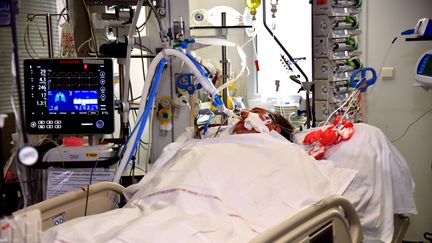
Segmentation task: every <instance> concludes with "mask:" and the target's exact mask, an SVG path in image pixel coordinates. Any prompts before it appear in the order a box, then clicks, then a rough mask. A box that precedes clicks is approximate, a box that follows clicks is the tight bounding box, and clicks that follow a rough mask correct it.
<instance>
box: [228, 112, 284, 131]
mask: <svg viewBox="0 0 432 243" xmlns="http://www.w3.org/2000/svg"><path fill="white" fill-rule="evenodd" d="M249 112H252V113H255V114H258V115H259V117H260V118H261V120H263V121H264V122H265V123H266V126H267V128H268V129H269V130H270V131H276V132H278V133H280V132H281V128H280V127H279V125H278V124H277V123H276V122H275V121H274V120H273V119H272V117H271V115H270V113H269V112H268V111H267V110H266V109H263V108H258V107H256V108H252V109H251V110H249V111H248V110H244V111H241V113H240V116H241V120H240V121H239V122H237V124H236V125H235V126H234V133H237V134H243V133H258V132H257V131H255V129H251V130H248V129H247V128H245V126H244V120H245V119H246V118H247V117H248V115H249Z"/></svg>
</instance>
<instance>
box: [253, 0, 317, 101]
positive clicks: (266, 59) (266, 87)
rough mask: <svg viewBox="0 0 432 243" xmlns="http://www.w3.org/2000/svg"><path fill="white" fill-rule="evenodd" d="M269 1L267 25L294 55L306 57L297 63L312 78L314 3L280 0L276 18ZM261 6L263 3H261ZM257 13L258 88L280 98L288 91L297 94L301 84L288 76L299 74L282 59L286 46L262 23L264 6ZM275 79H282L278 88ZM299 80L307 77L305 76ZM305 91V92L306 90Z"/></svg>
mask: <svg viewBox="0 0 432 243" xmlns="http://www.w3.org/2000/svg"><path fill="white" fill-rule="evenodd" d="M272 2H274V1H272ZM264 3H266V4H267V5H266V11H267V25H268V26H269V28H270V29H272V26H273V25H274V27H275V28H274V29H272V31H273V33H274V35H275V36H276V37H277V38H278V39H279V41H280V42H281V43H282V44H283V45H284V46H285V48H286V49H287V50H288V52H289V53H290V54H291V56H292V57H293V58H306V60H299V61H298V62H297V63H298V65H299V66H300V67H301V68H302V69H303V71H304V72H305V73H306V75H307V76H308V78H309V80H311V78H312V60H311V58H312V26H311V18H312V17H311V14H312V13H311V4H309V1H307V0H296V1H279V3H278V5H277V12H276V14H275V15H276V18H275V19H272V17H271V12H270V9H271V5H270V3H269V1H263V2H262V4H264ZM261 8H262V7H261ZM258 12H259V15H258V16H257V23H255V25H256V26H257V27H256V28H257V31H258V35H257V49H258V50H257V53H258V59H259V64H260V71H259V72H258V81H257V88H256V92H257V93H258V95H260V96H261V97H262V98H278V99H281V101H282V102H283V101H284V98H285V97H287V96H288V95H296V94H298V93H297V92H298V90H299V89H300V85H298V84H296V83H294V82H293V81H291V80H290V78H289V76H290V75H294V74H300V72H299V71H298V70H297V69H296V68H295V66H294V65H290V66H291V68H292V69H293V71H290V70H289V69H287V68H285V67H284V65H283V64H282V62H281V54H282V55H285V54H284V52H283V50H282V49H281V48H280V47H279V46H278V45H277V43H276V42H275V40H274V39H273V36H271V35H270V34H269V33H268V32H267V30H266V29H265V28H264V26H263V24H262V16H261V15H262V9H260V10H258ZM276 80H279V90H278V91H276V84H275V83H276ZM300 80H304V78H303V77H301V78H300ZM303 95H304V92H303Z"/></svg>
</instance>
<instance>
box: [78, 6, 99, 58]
mask: <svg viewBox="0 0 432 243" xmlns="http://www.w3.org/2000/svg"><path fill="white" fill-rule="evenodd" d="M82 3H83V5H84V9H85V11H86V13H87V18H88V21H89V25H90V33H91V39H92V42H93V46H94V48H95V55H96V57H99V52H98V50H97V45H96V36H95V34H94V29H93V21H92V19H91V15H90V9H89V7H88V6H87V4H86V2H85V0H82Z"/></svg>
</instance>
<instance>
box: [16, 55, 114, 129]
mask: <svg viewBox="0 0 432 243" xmlns="http://www.w3.org/2000/svg"><path fill="white" fill-rule="evenodd" d="M24 76H25V95H26V100H25V109H26V124H27V128H28V132H29V133H30V134H47V133H48V134H100V133H112V132H113V130H114V121H113V119H114V114H113V113H114V98H113V71H112V61H111V59H31V60H25V61H24Z"/></svg>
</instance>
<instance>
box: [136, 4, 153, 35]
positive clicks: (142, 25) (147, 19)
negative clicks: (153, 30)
mask: <svg viewBox="0 0 432 243" xmlns="http://www.w3.org/2000/svg"><path fill="white" fill-rule="evenodd" d="M151 13H152V9H149V11H148V13H147V15H146V19H145V21H144V23H142V24H141V25H140V26H138V27H137V28H138V29H140V31H143V30H144V27H145V26H146V24H147V22H148V21H149V20H150V16H151Z"/></svg>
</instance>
